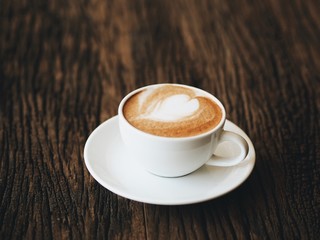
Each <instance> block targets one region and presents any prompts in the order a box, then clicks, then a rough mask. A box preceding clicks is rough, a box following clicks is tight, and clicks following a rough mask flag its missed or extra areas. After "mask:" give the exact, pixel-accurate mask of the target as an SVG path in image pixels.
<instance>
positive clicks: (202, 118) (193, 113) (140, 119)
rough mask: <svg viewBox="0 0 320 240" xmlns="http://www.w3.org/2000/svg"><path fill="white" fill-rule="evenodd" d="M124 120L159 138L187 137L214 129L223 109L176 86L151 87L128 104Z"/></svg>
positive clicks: (193, 92)
mask: <svg viewBox="0 0 320 240" xmlns="http://www.w3.org/2000/svg"><path fill="white" fill-rule="evenodd" d="M123 113H124V117H125V118H126V119H127V121H128V122H129V123H130V124H131V125H133V126H134V127H136V128H138V129H140V130H142V131H144V132H147V133H150V134H153V135H158V136H165V137H188V136H194V135H198V134H201V133H205V132H207V131H209V130H210V129H212V128H214V127H215V126H216V125H217V124H218V123H219V122H220V121H221V118H222V112H221V109H220V107H219V106H218V105H217V104H216V103H215V102H214V101H213V100H211V99H210V98H208V97H207V96H206V95H205V94H204V93H202V92H201V91H196V90H193V89H191V88H190V89H189V88H186V87H181V86H177V85H163V86H157V87H150V88H147V89H146V90H143V91H141V92H138V93H136V94H135V95H133V96H132V97H131V98H129V99H128V100H127V102H126V103H125V105H124V108H123Z"/></svg>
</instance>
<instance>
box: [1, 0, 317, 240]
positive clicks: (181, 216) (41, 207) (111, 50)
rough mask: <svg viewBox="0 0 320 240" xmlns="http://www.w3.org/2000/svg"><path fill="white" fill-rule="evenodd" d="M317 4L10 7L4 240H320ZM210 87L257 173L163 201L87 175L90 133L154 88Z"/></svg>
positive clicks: (4, 10)
mask: <svg viewBox="0 0 320 240" xmlns="http://www.w3.org/2000/svg"><path fill="white" fill-rule="evenodd" d="M319 13H320V4H318V2H317V1H312V0H310V1H308V0H307V1H302V0H297V1H289V0H283V1H276V0H267V1H251V0H240V1H231V0H229V1H222V0H211V1H209V0H207V1H206V0H203V1H196V0H176V1H170V0H155V1H149V0H138V1H129V0H119V1H106V0H105V1H103V0H82V1H76V0H70V1H61V0H58V1H37V0H33V1H26V0H24V1H9V0H2V1H0V238H1V239H317V238H318V237H319V236H320V230H319V226H320V189H319V188H320V150H319V149H320V142H319V141H320V134H319V108H320V97H319V96H320V86H319V82H320V81H319V80H320V70H319V69H320V44H319V39H320V17H319V16H320V15H319ZM161 82H177V83H184V84H189V85H193V86H196V87H200V88H202V89H205V90H207V91H209V92H211V93H213V94H214V95H216V96H217V97H218V98H219V99H221V101H222V102H223V103H224V105H225V106H226V109H227V112H228V119H230V120H232V121H233V122H235V123H236V124H238V125H239V126H240V127H241V128H243V129H244V130H245V131H246V132H247V133H248V135H249V136H250V138H251V139H252V141H253V143H254V145H255V148H256V152H257V163H256V166H255V169H254V171H253V173H252V175H251V176H250V177H249V179H248V180H247V181H246V182H245V183H244V184H243V185H242V186H240V187H239V188H238V189H236V190H235V191H233V192H231V193H229V194H227V195H225V196H223V197H220V198H218V199H215V200H212V201H208V202H204V203H200V204H194V205H188V206H175V207H169V206H156V205H148V204H143V203H138V202H134V201H131V200H128V199H124V198H122V197H119V196H117V195H115V194H113V193H111V192H110V191H108V190H106V189H104V188H103V187H102V186H100V185H99V184H98V183H97V182H96V181H95V180H94V179H93V178H92V177H91V176H90V174H89V172H88V171H87V169H86V167H85V164H84V160H83V147H84V144H85V141H86V139H87V137H88V136H89V134H90V133H91V132H92V131H93V130H94V129H95V128H96V127H97V126H98V125H99V124H100V123H101V122H103V121H105V120H106V119H108V118H110V117H112V116H114V115H116V114H117V106H118V104H119V102H120V100H121V98H122V97H123V96H124V95H125V94H126V93H128V92H129V91H131V90H133V89H135V88H137V87H140V86H143V85H146V84H152V83H161Z"/></svg>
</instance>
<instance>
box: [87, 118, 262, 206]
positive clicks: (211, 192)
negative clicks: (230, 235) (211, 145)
mask: <svg viewBox="0 0 320 240" xmlns="http://www.w3.org/2000/svg"><path fill="white" fill-rule="evenodd" d="M225 129H226V130H229V131H233V132H236V133H238V134H240V135H242V136H243V137H244V138H245V139H246V140H247V141H248V144H249V153H248V156H247V157H246V159H245V160H244V162H242V163H241V164H239V165H237V166H235V167H211V166H207V165H204V166H203V167H201V168H200V169H198V170H197V171H195V172H193V173H191V174H189V175H186V176H184V177H179V178H163V177H158V176H155V175H153V174H151V173H149V172H147V171H146V170H144V169H142V168H141V167H139V166H137V165H136V164H135V163H134V162H133V161H131V160H132V159H131V157H130V154H129V153H127V152H126V149H125V147H124V146H123V142H122V140H121V137H120V133H119V129H118V117H117V116H115V117H113V118H111V119H109V120H107V121H105V122H104V123H102V124H101V125H100V126H98V127H97V128H96V129H95V130H94V131H93V132H92V134H91V135H90V136H89V138H88V140H87V142H86V145H85V147H84V159H85V163H86V166H87V168H88V170H89V172H90V174H91V175H92V176H93V177H94V178H95V179H96V180H97V181H98V182H99V183H100V184H101V185H102V186H104V187H105V188H107V189H109V190H110V191H112V192H114V193H116V194H118V195H120V196H122V197H125V198H129V199H132V200H135V201H139V202H144V203H151V204H159V205H181V204H191V203H197V202H202V201H206V200H209V199H213V198H216V197H219V196H221V195H223V194H226V193H228V192H230V191H231V190H233V189H235V188H237V187H238V186H239V185H240V184H241V183H243V182H244V181H245V180H246V179H247V177H248V176H249V175H250V173H251V171H252V169H253V167H254V164H255V158H256V157H255V150H254V147H253V145H252V142H251V140H250V139H249V138H248V136H247V135H246V134H245V133H244V132H243V131H242V130H241V129H240V128H239V127H237V126H236V125H235V124H233V123H232V122H230V121H228V120H227V121H226V124H225ZM230 152H231V153H232V152H234V149H233V145H232V143H223V144H220V146H219V148H218V149H217V152H216V153H218V154H219V155H230Z"/></svg>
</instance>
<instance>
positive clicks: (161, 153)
mask: <svg viewBox="0 0 320 240" xmlns="http://www.w3.org/2000/svg"><path fill="white" fill-rule="evenodd" d="M158 85H160V84H158ZM162 85H163V84H162ZM174 85H178V86H183V87H186V88H190V89H193V90H196V91H201V92H203V93H204V94H205V96H206V97H208V98H210V99H212V100H213V101H214V102H215V103H217V104H218V105H219V106H220V108H221V110H222V118H221V121H220V122H219V124H218V125H217V126H216V127H215V128H213V129H211V130H209V131H208V132H205V133H203V134H199V135H196V136H191V137H176V138H175V137H161V136H156V135H152V134H149V133H146V132H143V131H141V130H139V129H137V128H135V127H134V126H132V125H131V124H130V123H129V122H128V121H127V120H126V119H125V117H124V114H123V106H124V104H125V103H126V101H127V100H128V99H129V98H130V97H131V96H133V95H134V94H136V93H138V92H139V91H142V90H144V89H146V88H149V87H154V86H155V85H150V86H146V87H143V88H139V89H137V90H134V91H133V92H131V93H129V94H128V95H127V96H125V97H124V98H123V99H122V101H121V102H120V105H119V108H118V116H119V129H120V135H121V138H122V140H123V142H124V144H125V147H126V150H127V151H129V153H130V154H131V158H132V160H133V161H137V164H140V165H141V167H143V168H145V169H146V170H147V171H149V172H151V173H153V174H155V175H158V176H162V177H179V176H183V175H186V174H189V173H191V172H193V171H195V170H197V169H198V168H200V167H201V166H203V165H204V164H208V165H212V166H221V167H230V166H234V165H237V164H239V163H240V162H242V161H243V160H244V159H245V157H246V155H247V153H248V144H247V142H246V140H245V139H244V138H243V137H241V136H240V135H238V134H236V133H234V132H229V131H225V130H224V129H223V126H224V124H225V121H226V112H225V109H224V106H223V105H222V103H221V102H220V101H219V100H218V99H217V98H216V97H214V96H213V95H211V94H209V93H207V92H205V91H203V90H200V89H197V88H194V87H191V86H187V85H180V84H174ZM224 141H231V142H233V143H235V144H236V145H237V146H238V148H239V149H240V150H239V151H237V152H238V153H239V154H237V155H236V156H233V157H221V156H216V155H214V152H215V149H216V148H217V146H218V145H219V144H220V143H222V142H224Z"/></svg>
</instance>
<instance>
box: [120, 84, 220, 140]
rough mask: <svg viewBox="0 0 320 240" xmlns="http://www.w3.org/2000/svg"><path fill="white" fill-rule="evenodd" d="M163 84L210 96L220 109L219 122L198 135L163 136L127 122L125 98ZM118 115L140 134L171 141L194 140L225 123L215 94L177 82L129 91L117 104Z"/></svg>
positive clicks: (209, 133)
mask: <svg viewBox="0 0 320 240" xmlns="http://www.w3.org/2000/svg"><path fill="white" fill-rule="evenodd" d="M164 85H174V86H179V87H185V88H189V89H193V90H195V91H200V92H202V93H203V94H204V95H205V96H206V97H208V98H210V99H211V100H213V101H214V102H215V103H216V104H218V106H219V107H220V109H221V110H222V117H221V120H220V122H219V123H218V124H217V125H216V126H215V127H214V128H212V129H210V130H209V131H207V132H204V133H201V134H198V135H194V136H188V137H165V136H158V135H154V134H151V133H147V132H144V131H142V130H140V129H138V128H136V127H134V126H133V125H132V124H130V123H129V122H128V120H127V119H126V118H125V116H124V114H123V106H124V105H125V103H126V102H127V100H128V99H129V98H130V97H132V96H133V95H134V94H136V93H138V92H140V91H143V90H144V89H147V88H152V87H157V86H164ZM118 115H119V117H120V118H121V119H122V120H124V122H125V123H126V124H127V125H128V126H130V128H132V129H133V130H134V131H135V132H136V133H138V134H142V135H145V136H147V137H150V138H155V139H159V140H171V141H183V140H195V139H198V138H202V137H205V136H208V135H211V134H212V133H213V132H215V131H216V130H217V129H219V128H221V127H222V126H223V125H224V123H225V120H226V110H225V108H224V106H223V104H222V103H221V102H220V100H219V99H217V98H216V97H215V96H213V95H212V94H211V93H209V92H207V91H205V90H203V89H200V88H197V87H193V86H189V85H184V84H178V83H158V84H152V85H147V86H144V87H141V88H137V89H135V90H133V91H131V92H130V93H128V94H127V95H126V96H125V97H124V98H123V99H122V100H121V102H120V104H119V107H118Z"/></svg>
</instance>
